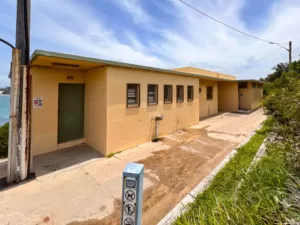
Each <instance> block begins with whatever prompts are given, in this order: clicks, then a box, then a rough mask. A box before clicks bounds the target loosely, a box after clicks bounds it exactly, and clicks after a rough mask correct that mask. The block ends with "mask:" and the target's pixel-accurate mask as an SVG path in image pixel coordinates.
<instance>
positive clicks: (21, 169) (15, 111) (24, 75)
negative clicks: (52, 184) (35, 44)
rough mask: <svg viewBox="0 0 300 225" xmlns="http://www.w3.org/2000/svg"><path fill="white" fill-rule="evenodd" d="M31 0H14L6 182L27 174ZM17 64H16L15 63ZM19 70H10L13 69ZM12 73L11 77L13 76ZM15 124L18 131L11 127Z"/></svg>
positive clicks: (14, 126)
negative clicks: (14, 58) (16, 58)
mask: <svg viewBox="0 0 300 225" xmlns="http://www.w3.org/2000/svg"><path fill="white" fill-rule="evenodd" d="M30 1H31V0H18V1H17V20H16V46H15V48H16V49H18V51H19V55H18V56H19V65H17V66H18V68H15V69H14V68H12V77H11V79H12V82H13V83H12V86H11V88H12V93H14V95H13V96H11V98H12V97H13V99H12V100H11V102H13V101H16V103H15V105H13V107H11V116H13V118H14V116H15V117H16V121H15V120H13V119H11V121H15V122H13V123H12V124H10V125H11V128H10V137H9V141H10V148H9V156H10V157H9V159H8V160H9V162H8V170H7V171H8V173H7V182H8V183H11V182H14V181H17V182H18V181H23V180H25V179H26V178H27V174H28V169H29V167H30V166H29V165H30V148H29V141H28V140H29V132H28V130H29V126H30V124H29V117H30V115H29V111H30V107H29V102H30V101H29V100H28V97H29V89H28V87H29V86H30V85H29V83H28V82H29V54H30V53H29V49H30V31H29V30H30ZM17 66H16V67H17ZM14 71H15V72H16V73H18V74H17V75H16V74H13V72H14ZM13 75H14V77H13ZM16 127H17V131H15V130H13V129H14V128H16Z"/></svg>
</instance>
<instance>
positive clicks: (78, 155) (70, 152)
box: [33, 144, 104, 178]
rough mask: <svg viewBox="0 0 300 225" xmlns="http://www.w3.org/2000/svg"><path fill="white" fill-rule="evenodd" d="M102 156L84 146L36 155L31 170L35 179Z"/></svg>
mask: <svg viewBox="0 0 300 225" xmlns="http://www.w3.org/2000/svg"><path fill="white" fill-rule="evenodd" d="M100 158H104V156H103V155H102V154H101V153H100V152H99V151H97V150H95V149H93V148H91V147H90V146H88V145H86V144H80V145H76V146H73V147H69V148H65V149H61V150H57V151H53V152H49V153H45V154H41V155H37V156H34V157H33V168H34V170H35V175H36V177H37V178H39V177H41V176H44V175H46V174H49V173H53V172H58V171H60V170H64V169H68V168H70V167H74V166H79V165H82V163H88V162H92V161H95V160H98V159H100Z"/></svg>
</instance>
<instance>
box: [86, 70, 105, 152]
mask: <svg viewBox="0 0 300 225" xmlns="http://www.w3.org/2000/svg"><path fill="white" fill-rule="evenodd" d="M106 82H107V76H106V68H105V67H99V68H96V69H91V70H88V71H87V72H86V84H85V110H84V111H85V112H84V120H85V121H84V125H85V126H84V134H85V135H84V136H85V140H86V143H87V144H88V145H90V146H91V147H93V148H94V149H96V150H98V151H100V152H101V153H102V154H105V152H106V125H107V123H106V119H107V108H106V103H107V101H106V100H107V94H106V93H107V89H106V87H107V85H106Z"/></svg>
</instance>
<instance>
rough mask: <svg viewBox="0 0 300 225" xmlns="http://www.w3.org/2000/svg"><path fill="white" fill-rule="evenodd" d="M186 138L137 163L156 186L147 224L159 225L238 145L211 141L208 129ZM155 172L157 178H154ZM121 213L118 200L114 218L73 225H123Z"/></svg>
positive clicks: (147, 202) (146, 208)
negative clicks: (141, 165)
mask: <svg viewBox="0 0 300 225" xmlns="http://www.w3.org/2000/svg"><path fill="white" fill-rule="evenodd" d="M182 135H184V137H181V139H183V140H185V141H184V142H183V143H181V144H180V145H176V143H174V141H172V139H169V138H168V137H166V138H164V139H163V140H161V141H162V142H163V143H165V144H168V145H171V146H172V145H173V146H174V147H172V148H170V149H165V150H161V151H157V152H154V153H153V156H150V157H148V158H146V159H144V160H140V161H137V163H141V164H144V166H145V169H146V173H145V177H146V178H148V179H150V180H151V181H152V182H153V183H155V185H153V186H152V187H150V188H148V189H146V190H145V191H144V196H143V220H142V221H143V224H147V225H154V224H157V223H158V222H159V221H160V220H161V219H162V218H163V217H164V216H165V215H166V214H167V213H168V212H169V211H170V210H171V209H172V208H173V207H174V206H175V205H176V204H177V203H178V202H179V201H180V200H181V199H182V198H183V197H184V196H185V195H186V194H188V193H189V192H190V191H191V190H192V189H193V188H194V187H195V186H196V185H197V184H198V183H199V182H200V181H201V180H202V179H203V178H204V177H205V176H206V175H207V171H208V170H209V169H208V168H204V165H205V166H208V165H209V164H210V165H209V168H212V169H213V168H215V167H216V166H217V165H218V164H219V162H220V161H221V160H222V159H223V158H224V157H225V156H226V155H227V154H228V153H229V152H230V151H231V150H232V149H234V147H235V146H236V145H237V144H238V143H235V142H227V141H224V140H217V139H214V138H210V137H208V136H207V132H206V131H205V128H200V129H188V130H185V131H182ZM224 146H226V147H224ZM208 161H209V164H208ZM153 173H154V174H155V175H156V177H153ZM158 181H159V182H158ZM120 211H121V199H115V211H114V213H112V214H111V215H109V216H107V217H105V218H103V219H100V220H95V219H94V220H87V221H81V222H72V223H70V224H69V225H119V224H120Z"/></svg>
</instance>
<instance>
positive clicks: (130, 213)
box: [125, 204, 135, 216]
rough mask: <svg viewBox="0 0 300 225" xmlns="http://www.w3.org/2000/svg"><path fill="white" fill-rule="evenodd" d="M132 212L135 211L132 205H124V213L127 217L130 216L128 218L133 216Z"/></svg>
mask: <svg viewBox="0 0 300 225" xmlns="http://www.w3.org/2000/svg"><path fill="white" fill-rule="evenodd" d="M134 211H135V208H134V206H133V205H131V204H127V205H125V212H126V213H127V214H128V215H130V216H131V215H133V213H134Z"/></svg>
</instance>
